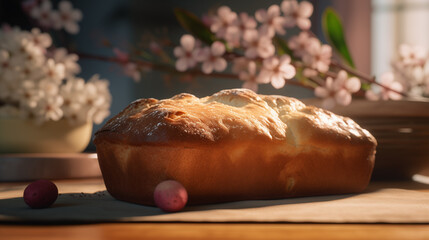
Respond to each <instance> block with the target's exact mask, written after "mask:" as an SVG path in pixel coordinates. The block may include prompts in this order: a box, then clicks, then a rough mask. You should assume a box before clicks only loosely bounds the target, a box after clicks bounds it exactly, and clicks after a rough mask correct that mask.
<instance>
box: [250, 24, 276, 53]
mask: <svg viewBox="0 0 429 240" xmlns="http://www.w3.org/2000/svg"><path fill="white" fill-rule="evenodd" d="M243 46H244V48H245V49H246V50H245V52H244V55H245V56H246V57H247V58H251V59H254V58H256V57H258V56H259V57H261V58H268V57H270V56H273V55H274V52H275V47H274V45H273V43H272V41H271V39H270V38H269V37H267V36H261V35H260V34H259V33H258V31H257V30H250V31H247V32H246V33H245V34H244V36H243Z"/></svg>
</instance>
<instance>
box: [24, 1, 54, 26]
mask: <svg viewBox="0 0 429 240" xmlns="http://www.w3.org/2000/svg"><path fill="white" fill-rule="evenodd" d="M55 12H56V11H54V10H52V3H51V1H49V0H43V1H42V2H41V3H40V5H39V6H35V7H33V8H32V9H31V12H30V16H31V17H33V18H35V19H36V20H37V21H38V23H39V24H40V25H41V26H43V27H51V26H52V15H53V14H54V13H55Z"/></svg>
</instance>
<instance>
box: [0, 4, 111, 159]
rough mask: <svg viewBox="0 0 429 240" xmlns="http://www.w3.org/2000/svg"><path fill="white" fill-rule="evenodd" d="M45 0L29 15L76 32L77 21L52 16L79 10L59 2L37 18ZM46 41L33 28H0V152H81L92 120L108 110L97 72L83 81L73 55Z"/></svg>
mask: <svg viewBox="0 0 429 240" xmlns="http://www.w3.org/2000/svg"><path fill="white" fill-rule="evenodd" d="M49 3H50V2H49V1H43V2H42V3H41V6H40V7H38V8H34V9H33V11H32V13H33V16H40V17H41V19H40V22H41V24H43V25H46V24H49V21H48V20H49V19H50V21H51V23H55V27H57V28H60V27H64V28H65V29H66V30H67V31H71V32H73V33H76V32H77V31H78V25H75V23H74V22H61V21H60V20H58V19H69V20H70V19H73V18H64V17H61V16H63V15H64V14H66V13H67V12H66V10H67V9H70V13H74V14H75V15H80V17H81V13H80V11H79V12H76V11H77V10H74V9H73V8H71V5H70V2H68V1H62V2H61V3H60V5H59V7H60V9H59V11H58V12H52V14H51V15H52V16H53V17H52V18H49V19H44V18H43V19H42V17H46V16H47V15H46V14H45V13H43V11H46V10H49V7H50V5H49ZM47 4H48V5H47ZM36 10H37V11H36ZM73 11H74V12H73ZM54 13H55V14H54ZM54 16H56V18H55V17H54ZM56 19H57V20H56ZM52 42H53V40H52V38H51V36H50V35H49V34H47V33H44V32H42V31H41V30H40V29H39V28H33V29H32V30H31V31H26V30H21V29H19V28H11V27H8V26H3V28H2V29H1V30H0V132H1V133H2V134H0V152H3V153H14V152H19V153H22V152H30V153H36V152H81V151H82V150H84V149H85V147H86V146H87V145H88V143H89V141H90V139H91V134H92V124H93V122H94V123H101V122H102V121H103V120H104V118H106V117H107V116H108V115H109V114H110V112H109V108H110V104H111V101H112V99H111V94H110V92H109V88H108V82H107V81H106V80H103V79H100V78H99V76H98V75H94V76H93V77H91V78H90V79H89V80H88V81H85V80H84V79H82V78H79V77H77V74H78V73H79V72H80V66H79V64H78V63H77V60H78V56H77V55H76V54H70V53H68V51H67V50H66V49H65V48H55V47H54V46H53V44H52Z"/></svg>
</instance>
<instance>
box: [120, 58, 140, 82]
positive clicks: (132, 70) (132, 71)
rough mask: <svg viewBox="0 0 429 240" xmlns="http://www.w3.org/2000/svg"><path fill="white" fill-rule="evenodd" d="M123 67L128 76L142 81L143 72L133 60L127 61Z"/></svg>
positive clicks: (136, 80)
mask: <svg viewBox="0 0 429 240" xmlns="http://www.w3.org/2000/svg"><path fill="white" fill-rule="evenodd" d="M123 69H124V74H125V75H126V76H128V77H131V78H132V79H133V80H134V81H135V82H140V79H141V74H140V71H139V69H138V67H137V64H135V63H132V62H129V63H126V64H125V65H124V67H123Z"/></svg>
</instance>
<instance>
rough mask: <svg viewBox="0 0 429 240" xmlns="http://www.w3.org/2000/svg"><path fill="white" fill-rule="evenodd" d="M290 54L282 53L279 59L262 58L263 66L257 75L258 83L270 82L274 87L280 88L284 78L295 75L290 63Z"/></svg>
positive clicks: (283, 83) (284, 81) (284, 80)
mask: <svg viewBox="0 0 429 240" xmlns="http://www.w3.org/2000/svg"><path fill="white" fill-rule="evenodd" d="M290 61H291V59H290V56H289V55H283V56H282V57H281V58H280V59H279V58H277V57H270V58H267V59H264V62H263V68H262V70H261V72H260V73H259V75H258V80H257V81H258V82H259V83H270V82H271V85H273V87H274V88H276V89H279V88H282V87H283V86H284V85H285V83H286V79H291V78H293V77H294V76H295V73H296V70H295V68H294V67H293V66H292V65H291V64H290Z"/></svg>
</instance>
